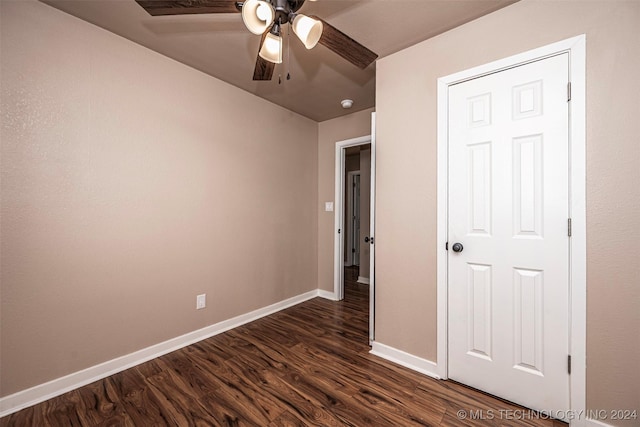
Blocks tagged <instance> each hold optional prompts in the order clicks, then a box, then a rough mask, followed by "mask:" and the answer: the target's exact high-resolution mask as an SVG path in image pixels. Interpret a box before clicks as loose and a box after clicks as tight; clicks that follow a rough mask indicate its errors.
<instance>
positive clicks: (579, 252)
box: [437, 34, 587, 426]
mask: <svg viewBox="0 0 640 427" xmlns="http://www.w3.org/2000/svg"><path fill="white" fill-rule="evenodd" d="M562 52H567V53H568V54H569V75H570V78H569V80H570V82H571V93H570V96H571V98H570V103H569V162H570V165H569V170H570V176H569V199H570V202H569V215H570V218H571V223H572V234H571V239H570V243H569V245H570V247H569V290H570V296H569V311H570V319H569V328H570V330H569V335H570V343H569V349H570V353H571V365H572V366H571V375H570V380H569V381H570V405H571V408H567V409H571V411H581V410H584V409H585V408H586V283H587V280H586V130H585V129H586V126H585V121H586V84H585V75H586V37H585V35H584V34H583V35H580V36H577V37H573V38H570V39H566V40H563V41H560V42H557V43H553V44H550V45H547V46H544V47H541V48H538V49H533V50H530V51H527V52H524V53H521V54H517V55H514V56H510V57H508V58H505V59H501V60H498V61H494V62H491V63H488V64H485V65H481V66H478V67H474V68H471V69H468V70H465V71H461V72H459V73H455V74H451V75H449V76H445V77H442V78H439V79H438V105H437V108H438V119H437V123H438V130H437V132H438V135H437V138H438V150H437V151H438V159H437V177H438V189H437V200H438V203H437V204H438V208H437V209H438V212H437V245H438V252H437V346H438V347H437V356H438V360H437V374H438V375H439V376H440V377H441V378H443V379H446V378H448V368H447V361H448V353H447V343H448V337H447V331H448V328H447V303H448V299H447V294H448V278H447V251H446V249H445V245H446V243H447V241H448V212H447V206H448V175H449V171H448V168H449V159H448V154H447V153H448V131H447V128H448V121H449V117H448V105H449V98H448V92H449V90H448V89H449V86H451V85H453V84H456V83H460V82H463V81H467V80H470V79H475V78H478V77H482V76H485V75H488V74H492V73H496V72H499V71H502V70H505V69H509V68H513V67H517V66H519V65H523V64H526V63H529V62H533V61H536V60H540V59H543V58H546V57H548V56H552V55H557V54H558V53H562ZM570 423H571V426H579V425H584V423H585V420H584V419H583V418H582V417H580V418H579V419H572V420H570Z"/></svg>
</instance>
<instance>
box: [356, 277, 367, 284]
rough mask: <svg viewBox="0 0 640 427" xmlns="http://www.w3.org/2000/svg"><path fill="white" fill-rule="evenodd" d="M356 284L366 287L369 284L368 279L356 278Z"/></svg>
mask: <svg viewBox="0 0 640 427" xmlns="http://www.w3.org/2000/svg"><path fill="white" fill-rule="evenodd" d="M358 283H362V284H363V285H368V284H369V278H368V277H362V276H358Z"/></svg>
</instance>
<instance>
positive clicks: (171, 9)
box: [136, 0, 240, 16]
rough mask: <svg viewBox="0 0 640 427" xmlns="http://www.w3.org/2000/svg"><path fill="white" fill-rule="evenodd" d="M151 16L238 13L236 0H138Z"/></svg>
mask: <svg viewBox="0 0 640 427" xmlns="http://www.w3.org/2000/svg"><path fill="white" fill-rule="evenodd" d="M136 2H137V3H138V4H139V5H140V6H142V8H143V9H144V10H146V11H147V12H149V15H153V16H161V15H187V14H197V13H238V12H240V11H239V10H238V8H237V7H236V1H235V0H136Z"/></svg>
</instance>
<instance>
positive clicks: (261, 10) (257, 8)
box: [242, 0, 276, 35]
mask: <svg viewBox="0 0 640 427" xmlns="http://www.w3.org/2000/svg"><path fill="white" fill-rule="evenodd" d="M275 16H276V12H275V10H273V6H271V5H270V4H269V3H267V2H266V1H262V0H247V1H245V2H244V4H243V5H242V21H243V22H244V25H245V26H246V27H247V29H248V30H249V31H251V32H252V33H253V34H257V35H261V34H263V33H264V32H265V31H267V29H268V28H269V27H270V26H271V24H273V20H274V19H275Z"/></svg>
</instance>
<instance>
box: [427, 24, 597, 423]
mask: <svg viewBox="0 0 640 427" xmlns="http://www.w3.org/2000/svg"><path fill="white" fill-rule="evenodd" d="M584 53H585V46H584V36H580V37H576V38H573V39H569V40H566V41H564V42H559V43H556V44H553V45H550V46H546V47H543V48H540V49H536V50H534V51H530V52H526V53H524V54H520V55H516V56H514V57H511V58H507V59H505V60H501V61H497V62H495V63H491V64H487V65H485V66H481V67H477V68H475V69H472V70H467V71H465V72H462V73H457V74H454V75H451V76H448V77H445V78H442V79H440V80H439V82H438V84H439V90H438V104H439V105H438V124H439V129H438V181H439V187H438V205H439V206H438V243H439V244H440V245H442V246H441V250H439V252H438V369H439V373H440V375H441V376H442V377H443V378H452V379H457V380H459V381H461V382H463V383H465V384H468V385H471V386H473V387H476V388H479V389H481V390H483V391H487V392H489V393H492V394H495V395H498V396H500V397H503V398H505V399H507V400H511V401H514V402H516V403H520V404H523V405H525V406H528V407H531V408H533V409H537V410H542V411H554V410H564V413H565V414H566V410H567V409H568V408H570V409H571V410H573V411H579V410H581V409H584V407H585V399H584V397H585V388H584V385H585V384H584V380H585V362H586V360H585V349H586V345H585V341H586V336H585V335H586V334H585V332H586V330H585V329H586V328H585V324H586V318H585V317H586V304H585V302H586V301H585V300H586V250H585V248H586V245H585V241H586V240H585V231H586V230H585V229H586V227H585V198H584V190H585V169H584V160H585V158H584V154H585V141H584V107H585V104H584V102H585V99H584V90H585V85H584V65H585V63H584ZM558 414H560V415H559V416H558V417H559V418H564V416H562V413H560V412H559V413H558ZM567 421H568V420H567Z"/></svg>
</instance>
